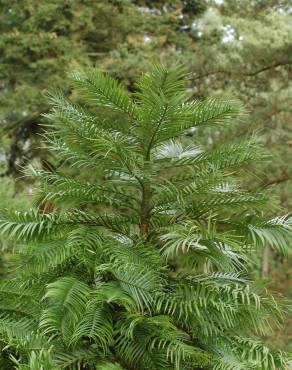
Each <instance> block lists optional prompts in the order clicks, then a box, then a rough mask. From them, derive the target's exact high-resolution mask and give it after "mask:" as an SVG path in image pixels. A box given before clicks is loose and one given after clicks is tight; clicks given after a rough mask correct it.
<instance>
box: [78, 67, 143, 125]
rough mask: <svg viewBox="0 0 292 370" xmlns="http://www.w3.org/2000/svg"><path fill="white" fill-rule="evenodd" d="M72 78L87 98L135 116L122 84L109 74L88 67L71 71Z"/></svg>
mask: <svg viewBox="0 0 292 370" xmlns="http://www.w3.org/2000/svg"><path fill="white" fill-rule="evenodd" d="M72 79H73V81H74V84H75V85H76V86H77V87H78V89H79V90H80V91H81V92H82V93H83V95H84V98H86V99H87V100H89V101H91V102H93V103H94V104H98V105H99V106H101V107H109V108H111V109H115V110H118V111H119V112H121V113H125V114H127V115H128V116H129V117H130V118H131V119H134V120H135V119H136V118H137V115H138V113H137V108H136V106H135V104H134V103H133V102H132V100H131V99H130V98H129V96H128V94H127V92H126V91H125V90H124V89H123V88H122V86H121V85H120V84H119V83H117V82H116V80H114V79H112V78H111V77H110V76H108V75H105V74H103V73H100V72H98V71H96V70H94V69H88V70H86V71H78V72H74V73H72Z"/></svg>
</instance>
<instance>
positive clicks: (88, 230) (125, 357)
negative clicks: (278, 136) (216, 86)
mask: <svg viewBox="0 0 292 370" xmlns="http://www.w3.org/2000/svg"><path fill="white" fill-rule="evenodd" d="M72 81H73V84H74V86H75V88H76V91H77V92H78V93H79V96H82V97H83V98H84V100H85V102H86V104H85V105H84V107H82V106H80V105H77V104H73V103H72V102H70V101H68V100H67V99H66V98H65V97H64V96H62V94H55V95H54V96H53V98H52V102H53V108H52V110H51V112H50V113H49V114H47V119H48V121H49V122H50V123H49V125H50V126H51V129H50V130H49V131H48V133H47V134H46V135H45V140H46V142H47V144H48V146H49V148H51V149H52V150H54V151H56V152H57V154H58V156H59V157H60V158H61V159H63V160H64V162H66V163H70V165H71V167H72V170H70V171H69V170H68V167H67V166H65V170H62V168H59V169H58V170H56V171H55V172H51V171H44V170H39V169H37V168H33V167H30V168H29V171H28V172H29V173H30V175H33V176H35V177H36V179H39V180H40V182H41V185H40V190H39V193H38V194H37V196H36V204H37V205H40V204H41V205H42V207H41V209H42V211H40V207H39V208H37V207H36V209H33V210H29V211H26V212H6V213H5V214H4V212H3V216H2V217H1V222H0V231H1V233H2V235H4V236H6V237H8V238H9V239H11V240H15V241H16V242H17V243H16V247H15V252H14V255H13V258H12V261H11V266H10V271H11V273H10V276H9V279H7V280H6V281H3V282H2V283H1V285H0V295H1V307H0V309H1V317H0V340H1V345H2V347H4V346H6V347H5V348H6V349H5V351H6V352H5V351H4V352H5V355H6V357H7V351H8V352H9V353H10V358H11V361H13V362H14V363H15V366H16V368H17V369H18V370H28V369H33V370H39V369H43V370H53V369H54V370H56V369H88V370H92V369H96V370H119V369H137V370H138V369H139V370H141V369H145V370H146V369H147V370H150V369H151V370H158V369H169V370H170V369H177V370H178V369H180V370H187V369H189V370H190V369H217V370H230V369H234V370H240V369H259V370H267V369H271V370H273V369H274V370H276V369H282V370H284V369H288V367H289V363H288V358H287V356H286V355H285V354H284V353H282V352H281V351H280V350H277V349H269V348H267V347H266V346H265V345H264V344H263V343H262V342H261V340H260V339H259V338H260V337H262V336H264V335H265V333H266V332H267V331H268V330H269V328H270V327H271V325H274V324H279V323H280V322H281V320H282V308H281V304H280V303H277V302H276V301H275V299H274V298H273V297H272V296H271V295H270V294H269V293H267V292H265V291H262V290H261V289H260V288H258V287H256V286H254V284H253V282H252V281H250V280H249V279H248V273H247V266H248V261H249V259H251V258H252V256H253V251H254V249H255V248H260V247H263V246H264V245H266V244H267V243H268V244H269V245H271V246H272V247H274V248H276V249H278V250H280V251H282V252H286V251H287V248H288V240H289V239H290V238H291V235H292V228H291V219H289V218H288V217H287V216H281V217H276V218H273V219H269V220H267V219H265V218H263V213H264V212H263V211H264V209H265V207H269V204H270V198H269V196H268V195H266V194H265V193H251V192H248V191H244V190H242V189H241V188H240V186H239V181H238V176H237V174H238V173H239V169H240V168H241V167H243V166H245V165H248V164H249V163H251V162H255V161H258V160H259V159H260V158H261V156H262V152H261V150H259V143H258V142H257V140H256V139H255V138H254V137H252V138H247V139H241V140H234V141H232V142H226V143H223V144H220V145H218V146H216V147H215V148H213V149H209V150H204V149H203V148H200V147H199V146H198V145H196V142H195V135H192V136H191V137H189V138H188V139H186V136H185V134H186V133H187V132H188V131H189V130H192V131H194V128H200V127H201V128H204V127H207V126H215V127H216V126H222V125H228V124H232V122H234V121H235V120H238V119H241V118H242V116H243V115H244V109H243V107H242V105H241V104H240V102H238V101H236V100H220V99H206V100H203V101H189V99H188V95H187V93H186V91H187V89H186V78H185V72H184V70H183V68H181V67H172V68H169V69H167V68H166V67H164V66H161V65H154V66H153V67H152V68H151V70H150V72H149V73H146V74H144V75H143V76H142V77H141V78H140V79H139V81H138V84H137V90H136V91H137V92H136V93H134V94H133V96H129V95H128V94H127V92H126V91H125V90H124V89H123V88H122V87H121V85H119V84H118V83H117V82H116V81H115V80H113V79H111V78H110V77H109V76H107V75H104V74H102V73H99V72H98V71H96V70H86V71H79V72H75V73H73V74H72ZM188 140H189V141H190V142H188ZM84 170H85V171H87V173H89V174H90V176H89V175H88V179H87V180H84V176H81V175H80V173H81V172H82V171H84ZM89 179H90V181H89ZM46 205H49V207H46ZM52 205H53V206H52ZM48 210H50V211H48ZM7 348H8V349H7Z"/></svg>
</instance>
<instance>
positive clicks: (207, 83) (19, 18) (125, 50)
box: [0, 0, 292, 347]
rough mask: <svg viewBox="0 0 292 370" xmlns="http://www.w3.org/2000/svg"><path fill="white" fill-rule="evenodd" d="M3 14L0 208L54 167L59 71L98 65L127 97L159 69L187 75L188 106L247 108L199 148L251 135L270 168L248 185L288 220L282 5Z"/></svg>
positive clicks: (29, 5) (290, 33)
mask: <svg viewBox="0 0 292 370" xmlns="http://www.w3.org/2000/svg"><path fill="white" fill-rule="evenodd" d="M0 7H1V13H0V21H1V22H0V29H1V40H0V50H1V53H0V66H1V90H0V105H1V116H0V120H1V121H0V130H1V138H0V141H1V149H0V160H1V185H0V197H1V198H0V202H1V208H3V207H6V205H10V204H11V203H12V202H13V204H16V205H20V204H23V207H25V206H26V205H27V204H28V203H29V202H30V195H29V194H30V192H31V190H30V189H31V183H29V182H28V181H26V179H24V178H20V175H19V170H20V167H21V166H23V165H25V164H27V163H28V162H31V161H32V162H41V164H42V166H43V167H44V169H46V167H47V166H50V165H54V164H55V163H56V158H53V157H52V156H49V155H48V154H47V153H46V151H45V150H42V151H40V150H39V147H40V142H39V136H38V133H40V124H41V123H42V122H43V117H42V114H43V113H46V112H47V110H48V100H47V98H46V97H45V93H46V91H47V90H48V88H50V89H51V88H52V87H55V88H58V87H59V88H60V87H61V88H62V90H65V92H66V93H67V94H68V95H71V94H72V92H71V90H70V87H69V85H68V82H67V81H68V80H67V78H66V72H67V71H69V70H71V69H72V68H75V67H76V66H86V65H95V66H97V67H98V68H99V69H101V70H105V71H109V72H110V74H111V75H112V76H115V77H117V78H118V79H119V80H120V81H121V82H122V84H123V85H124V86H125V87H127V88H128V89H129V90H130V91H133V88H134V81H135V78H136V76H138V75H139V74H140V73H141V72H142V71H144V70H145V69H146V64H147V63H148V61H149V60H162V61H165V62H166V63H171V62H174V61H175V62H182V63H183V64H185V65H186V66H187V69H188V71H189V72H190V77H191V79H190V84H189V93H190V95H191V96H192V97H193V98H202V97H207V96H214V95H215V96H230V95H231V96H233V97H238V98H240V99H241V100H242V101H243V102H244V104H245V106H246V107H247V109H248V111H249V112H250V115H249V120H248V121H245V122H244V124H242V123H240V124H238V125H236V126H234V128H233V131H232V130H231V131H230V130H229V131H228V132H227V131H221V130H219V129H216V130H215V131H214V130H213V132H210V133H209V134H208V135H204V136H202V138H201V140H202V141H207V144H208V145H209V146H210V147H212V145H213V143H214V141H215V139H216V140H222V141H224V140H226V139H228V137H229V136H230V135H237V134H242V133H244V132H249V131H253V130H258V131H259V133H260V135H261V138H262V141H263V144H264V145H265V147H266V148H267V149H268V151H269V153H270V160H269V161H267V162H266V163H265V164H264V165H260V166H256V168H254V169H253V168H252V167H251V168H250V171H256V172H257V173H258V180H253V183H252V184H251V185H252V186H253V187H254V188H257V187H260V186H267V185H269V186H273V187H274V193H275V194H277V195H278V196H279V199H280V205H281V206H282V207H283V208H284V210H285V212H286V213H287V212H289V211H291V205H292V201H291V196H289V195H290V194H291V190H292V182H291V177H292V166H289V161H291V147H292V123H291V106H290V104H289V100H291V90H292V88H291V82H290V77H291V64H292V60H291V55H292V44H291V40H292V28H291V4H290V2H289V1H288V0H287V1H276V0H275V1H274V0H255V1H249V0H243V1H236V0H221V1H219V0H217V1H201V0H184V1H179V0H177V1H151V0H148V1H147V0H145V1H142V0H140V1H139V0H137V1H130V0H112V1H110V0H109V1H106V0H104V1H103V0H100V1H94V0H67V1H58V0H51V1H45V0H39V1H36V0H27V1H17V0H10V1H8V0H3V1H2V2H1V4H0ZM73 98H74V96H73ZM45 160H46V162H45ZM48 163H49V164H48ZM7 189H9V191H7ZM17 208H21V207H17ZM4 244H5V243H4ZM5 245H6V247H7V243H6V244H5ZM264 257H265V258H264V259H263V262H264V264H267V261H268V269H267V270H266V271H268V273H269V276H272V277H275V278H276V282H277V281H278V282H279V283H276V284H275V283H273V288H276V289H278V290H281V291H282V292H283V293H284V294H285V295H287V294H289V291H290V294H291V289H292V287H291V283H289V281H290V282H291V267H290V266H291V262H290V261H289V260H285V261H282V259H281V258H279V257H278V256H277V255H275V254H270V255H266V256H264ZM261 259H262V256H259V261H261ZM283 262H284V264H283V266H285V269H282V268H281V273H279V272H277V269H278V267H279V264H282V263H283ZM264 267H267V266H264ZM0 268H1V267H0ZM255 274H257V271H256V270H255ZM259 275H260V274H259ZM265 275H266V273H265ZM274 280H275V279H274ZM291 332H292V331H291V325H290V326H289V324H287V325H286V326H285V335H284V336H281V333H280V334H279V335H280V337H279V338H280V339H279V341H281V342H282V343H283V347H287V345H288V343H289V339H288V338H290V339H291ZM290 343H291V340H290Z"/></svg>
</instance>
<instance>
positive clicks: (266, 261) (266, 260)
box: [262, 245, 271, 278]
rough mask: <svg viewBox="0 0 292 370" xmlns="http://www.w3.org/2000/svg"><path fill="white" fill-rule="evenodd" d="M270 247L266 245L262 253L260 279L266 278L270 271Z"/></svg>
mask: <svg viewBox="0 0 292 370" xmlns="http://www.w3.org/2000/svg"><path fill="white" fill-rule="evenodd" d="M270 252H271V250H270V247H269V246H268V245H267V246H266V247H265V249H264V251H263V256H262V278H266V277H268V276H269V270H270V254H271V253H270Z"/></svg>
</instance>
